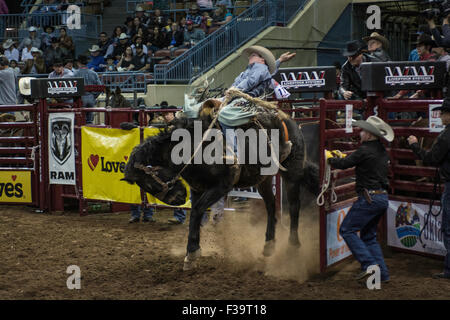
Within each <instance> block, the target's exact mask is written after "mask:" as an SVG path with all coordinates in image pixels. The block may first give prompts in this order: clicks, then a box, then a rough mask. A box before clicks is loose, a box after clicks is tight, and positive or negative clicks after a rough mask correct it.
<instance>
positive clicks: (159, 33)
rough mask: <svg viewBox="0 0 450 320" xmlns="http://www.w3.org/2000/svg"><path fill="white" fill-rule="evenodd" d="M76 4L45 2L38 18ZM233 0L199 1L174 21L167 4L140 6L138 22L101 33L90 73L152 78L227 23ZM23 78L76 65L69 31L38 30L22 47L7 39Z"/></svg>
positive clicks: (131, 19) (5, 51)
mask: <svg viewBox="0 0 450 320" xmlns="http://www.w3.org/2000/svg"><path fill="white" fill-rule="evenodd" d="M70 2H71V1H69V0H64V1H56V0H45V1H44V3H43V4H44V5H42V6H40V7H39V8H38V12H39V13H57V12H61V14H62V12H63V11H64V10H65V9H66V8H67V5H68V4H70ZM231 5H232V3H231V0H217V2H216V3H214V4H213V2H212V0H198V1H197V3H192V4H191V6H190V8H189V11H188V12H187V14H185V15H182V16H180V18H179V19H178V20H176V21H174V19H173V17H169V16H167V15H165V14H163V13H162V11H161V10H165V9H167V8H168V1H155V2H154V4H153V7H151V9H152V10H148V9H149V7H148V4H147V3H142V4H138V5H137V6H136V10H135V13H134V15H133V16H128V17H126V18H125V19H124V22H123V24H119V25H117V26H116V27H115V29H114V31H113V33H112V34H107V33H106V32H102V33H101V34H100V35H99V39H98V42H97V44H95V45H93V46H92V47H91V48H90V49H89V53H88V56H89V57H90V60H89V64H88V67H89V68H91V69H93V70H94V71H96V72H113V71H119V72H127V71H139V72H152V71H153V69H154V65H155V64H164V63H168V62H170V60H171V59H174V58H176V57H177V56H179V55H181V54H182V53H184V52H185V51H187V50H189V48H191V47H192V46H194V45H195V44H197V43H198V42H200V41H201V40H203V39H204V38H205V37H206V36H207V35H208V34H210V33H212V32H213V31H215V30H217V29H218V28H219V27H220V26H222V25H224V24H226V23H228V22H229V21H230V20H231V19H232V17H233V15H232V13H231V12H230V10H229V9H228V8H229V7H230V6H231ZM0 54H2V55H5V56H6V57H7V58H8V60H9V61H10V63H11V65H12V67H13V68H14V70H15V71H16V72H17V73H18V74H19V73H20V74H35V73H38V74H39V73H50V72H52V71H53V64H54V63H55V62H57V63H63V65H64V66H65V67H66V68H70V66H73V65H74V60H76V57H75V43H74V41H73V39H72V38H71V37H70V36H69V35H68V33H67V29H66V27H59V26H57V27H56V28H55V26H52V25H50V24H48V25H36V26H31V27H29V28H28V36H26V37H25V38H23V39H21V40H20V41H14V40H12V39H7V40H6V41H4V43H3V44H2V46H1V47H0Z"/></svg>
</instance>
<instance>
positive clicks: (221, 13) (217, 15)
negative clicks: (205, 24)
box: [212, 4, 233, 26]
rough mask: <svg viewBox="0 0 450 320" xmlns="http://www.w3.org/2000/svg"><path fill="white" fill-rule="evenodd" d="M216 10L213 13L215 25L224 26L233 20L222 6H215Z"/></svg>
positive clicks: (230, 14)
mask: <svg viewBox="0 0 450 320" xmlns="http://www.w3.org/2000/svg"><path fill="white" fill-rule="evenodd" d="M217 7H218V8H217V9H216V10H215V11H214V15H213V17H212V18H213V23H214V24H216V25H219V26H221V25H224V24H227V23H228V22H230V21H231V19H233V14H232V13H231V12H230V11H229V10H228V9H227V7H226V6H225V5H224V4H217Z"/></svg>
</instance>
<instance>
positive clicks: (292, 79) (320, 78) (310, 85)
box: [273, 67, 337, 93]
mask: <svg viewBox="0 0 450 320" xmlns="http://www.w3.org/2000/svg"><path fill="white" fill-rule="evenodd" d="M273 79H274V80H275V81H276V82H277V83H279V84H280V86H281V87H283V88H284V89H286V90H287V91H289V92H291V93H292V92H325V91H333V90H335V89H336V87H337V83H336V68H335V67H303V68H280V69H278V72H277V73H276V74H275V76H274V77H273Z"/></svg>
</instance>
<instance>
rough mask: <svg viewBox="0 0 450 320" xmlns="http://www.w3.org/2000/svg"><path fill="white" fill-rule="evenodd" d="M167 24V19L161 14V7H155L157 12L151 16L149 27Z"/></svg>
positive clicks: (162, 26)
mask: <svg viewBox="0 0 450 320" xmlns="http://www.w3.org/2000/svg"><path fill="white" fill-rule="evenodd" d="M166 25H167V19H166V17H164V16H163V15H162V14H161V10H160V9H155V12H154V13H153V15H152V16H150V22H149V24H148V26H149V27H155V26H157V27H159V28H160V29H161V28H164V27H165V26H166Z"/></svg>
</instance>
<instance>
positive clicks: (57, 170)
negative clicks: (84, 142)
mask: <svg viewBox="0 0 450 320" xmlns="http://www.w3.org/2000/svg"><path fill="white" fill-rule="evenodd" d="M74 119H75V114H74V113H50V114H49V117H48V170H49V177H50V184H65V185H75V184H76V180H75V149H74V145H75V143H74Z"/></svg>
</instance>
